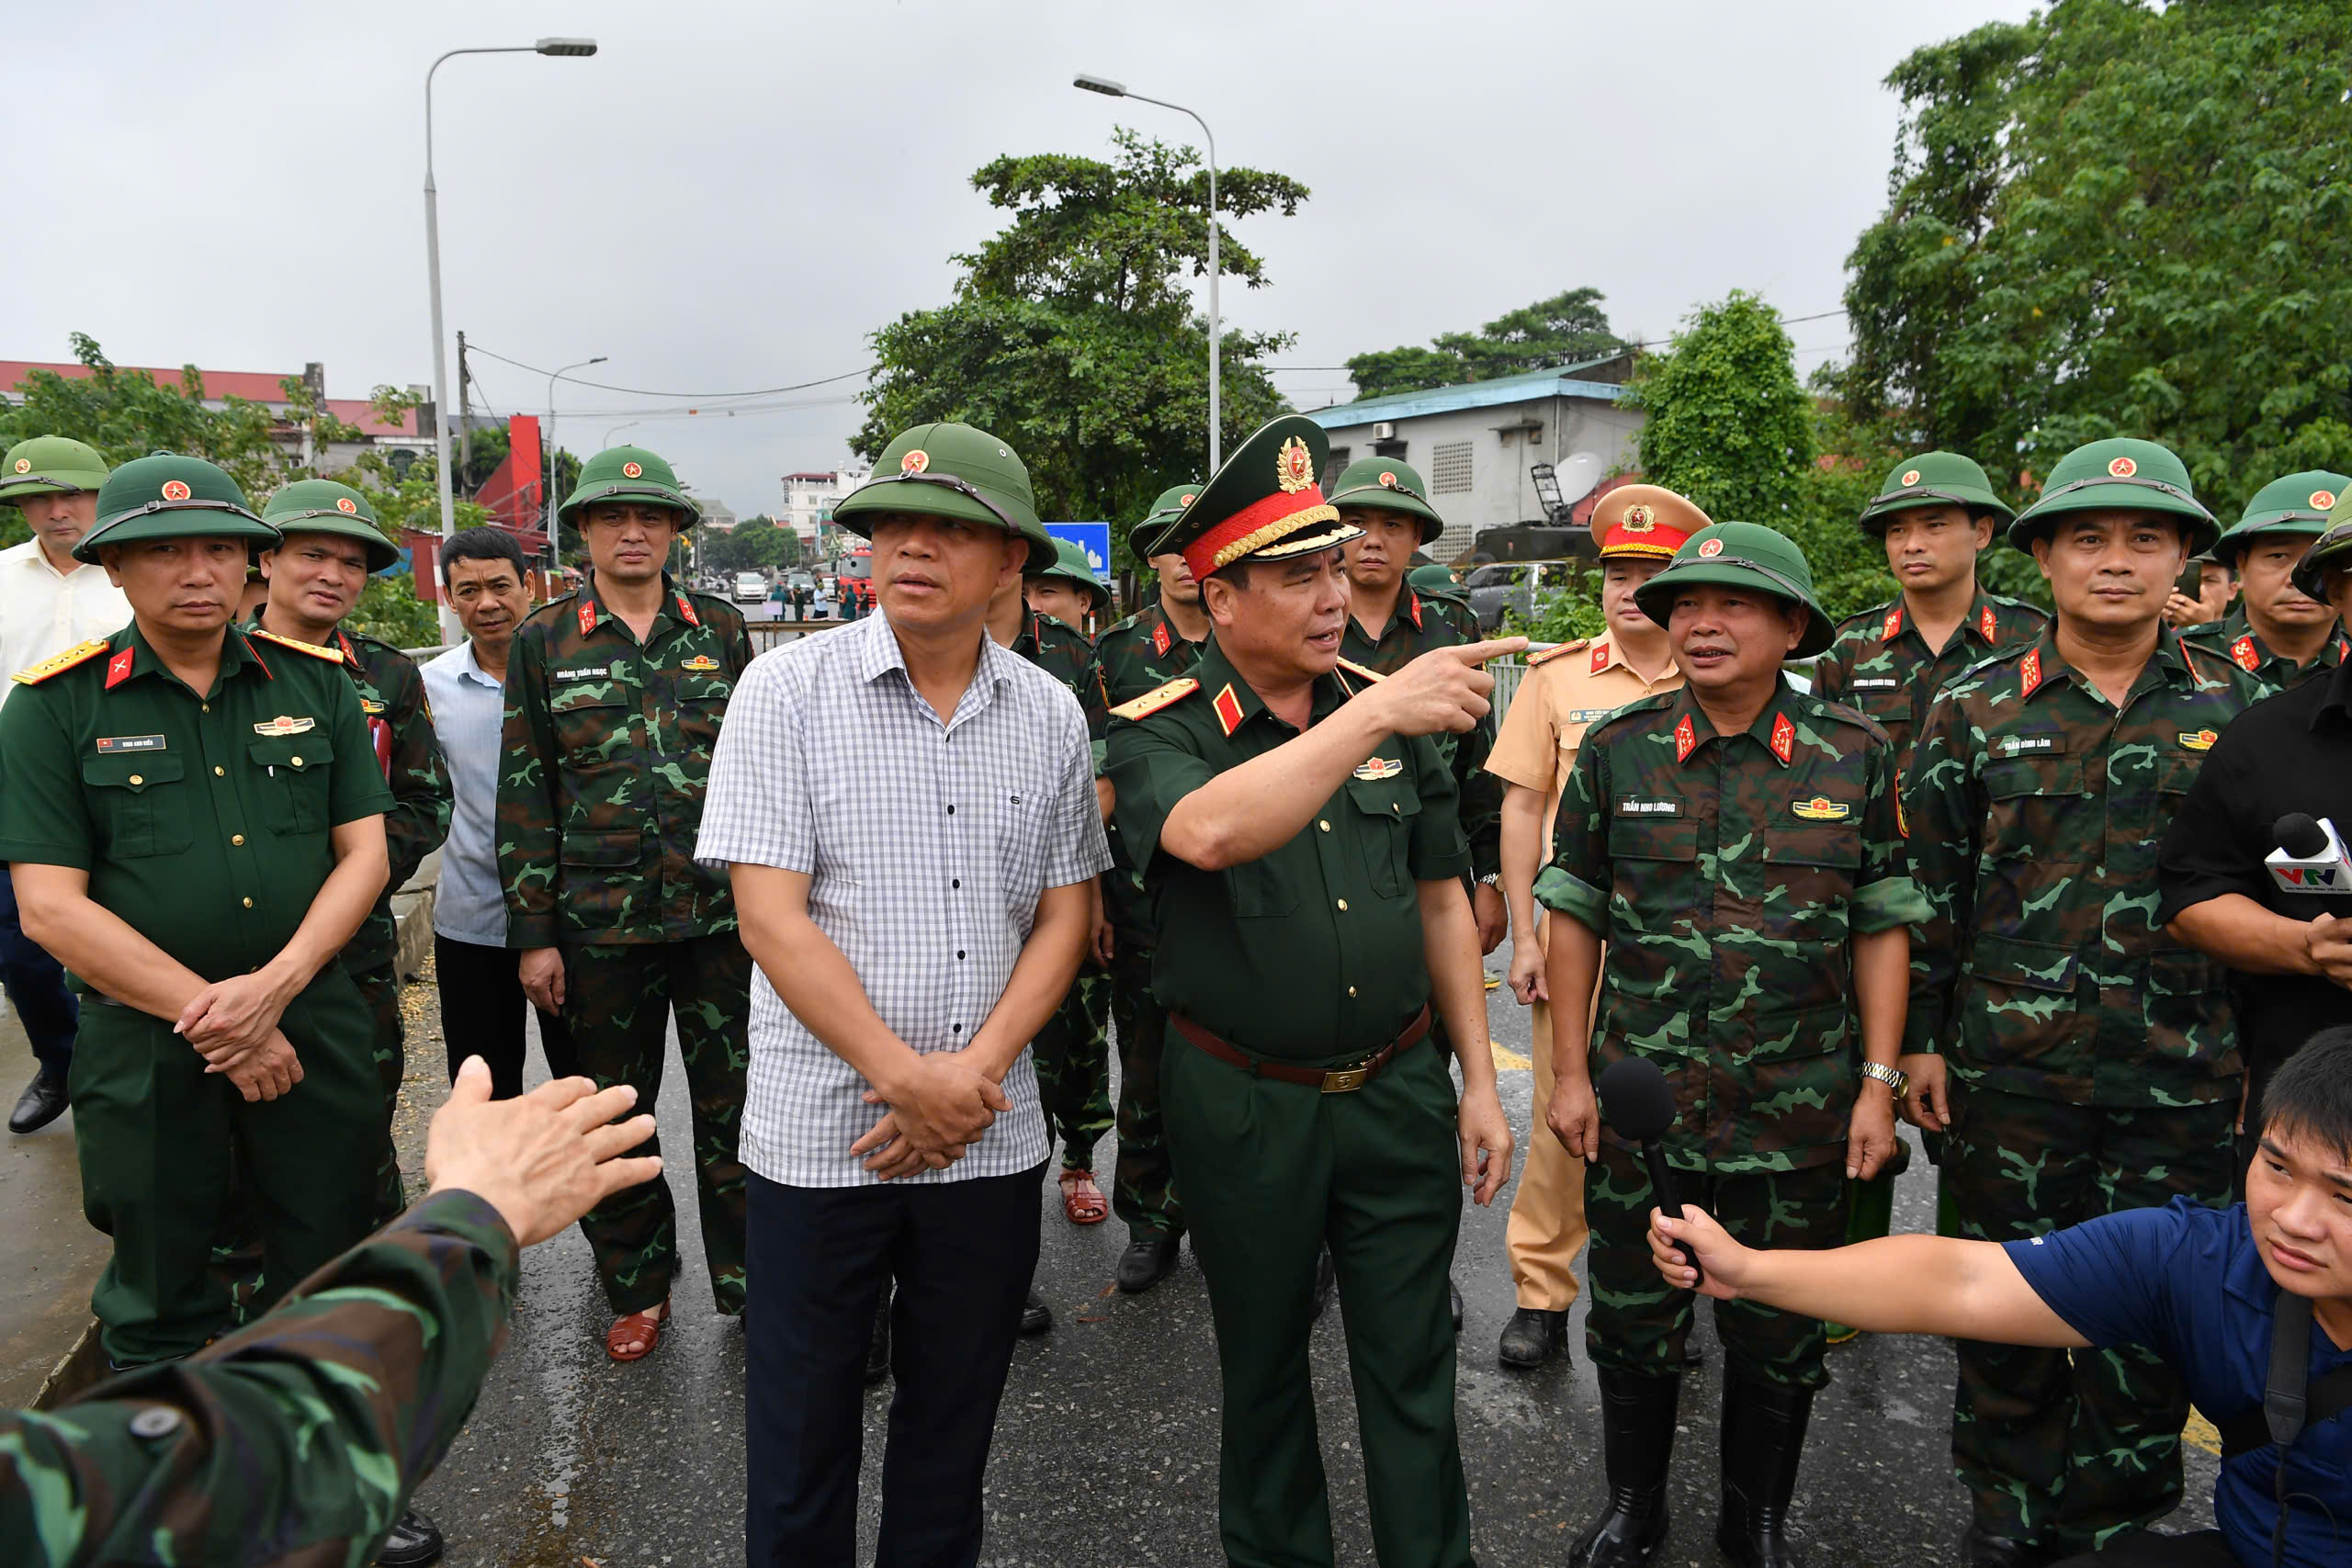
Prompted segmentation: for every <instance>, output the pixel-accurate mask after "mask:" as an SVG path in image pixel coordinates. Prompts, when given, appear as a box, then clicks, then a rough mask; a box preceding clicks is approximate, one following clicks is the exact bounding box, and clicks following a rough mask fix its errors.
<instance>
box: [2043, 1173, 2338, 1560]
mask: <svg viewBox="0 0 2352 1568" xmlns="http://www.w3.org/2000/svg"><path fill="white" fill-rule="evenodd" d="M2004 1245H2005V1246H2006V1247H2007V1250H2008V1254H2009V1258H2010V1261H2012V1262H2014V1263H2015V1264H2016V1265H2017V1266H2018V1273H2020V1274H2022V1275H2024V1276H2025V1282H2026V1283H2027V1284H2028V1285H2030V1286H2031V1287H2033V1292H2034V1294H2036V1295H2038V1296H2040V1297H2041V1300H2042V1302H2043V1303H2044V1304H2045V1305H2047V1306H2048V1307H2049V1308H2050V1310H2051V1311H2052V1312H2054V1313H2056V1314H2058V1315H2059V1316H2060V1317H2062V1318H2064V1319H2065V1321H2066V1324H2067V1325H2068V1326H2069V1327H2071V1328H2073V1329H2074V1331H2075V1333H2077V1334H2079V1335H2081V1336H2082V1337H2084V1338H2086V1339H2087V1340H2089V1341H2090V1342H2091V1343H2092V1344H2094V1345H2098V1346H2101V1347H2105V1346H2110V1345H2142V1346H2145V1347H2146V1348H2149V1349H2151V1350H2154V1352H2155V1353H2156V1354H2157V1355H2159V1356H2161V1357H2163V1358H2164V1359H2165V1361H2166V1362H2168V1363H2169V1364H2170V1365H2171V1366H2172V1367H2173V1368H2174V1369H2175V1370H2176V1371H2178V1372H2180V1373H2181V1375H2182V1376H2183V1377H2184V1378H2185V1379H2186V1380H2187V1381H2188V1394H2189V1397H2190V1398H2191V1399H2193V1400H2194V1401H2196V1403H2197V1408H2198V1409H2199V1410H2201V1411H2203V1412H2204V1413H2205V1415H2206V1416H2208V1417H2209V1418H2210V1419H2211V1420H2214V1421H2217V1422H2219V1421H2225V1420H2228V1419H2229V1418H2231V1417H2232V1416H2237V1415H2238V1414H2240V1413H2241V1412H2244V1411H2247V1410H2252V1411H2256V1412H2259V1411H2260V1410H2261V1408H2262V1391H2263V1385H2264V1384H2266V1383H2267V1382H2269V1380H2270V1309H2271V1304H2272V1303H2274V1302H2276V1301H2277V1300H2278V1285H2277V1283H2276V1282H2274V1281H2273V1280H2271V1278H2270V1271H2269V1270H2268V1269H2266V1268H2264V1267H2263V1263H2262V1254H2261V1252H2260V1251H2259V1250H2258V1249H2257V1248H2256V1245H2255V1240H2254V1234H2253V1232H2252V1230H2251V1229H2250V1228H2249V1227H2248V1225H2247V1224H2246V1217H2245V1204H2243V1203H2241V1204H2239V1205H2238V1206H2236V1207H2235V1208H2233V1209H2208V1208H2205V1207H2203V1206H2202V1205H2200V1204H2198V1203H2195V1202H2192V1201H2189V1200H2188V1199H2187V1198H2176V1199H2174V1200H2173V1201H2172V1202H2171V1203H2170V1204H2168V1205H2166V1206H2165V1207H2164V1208H2161V1209H2137V1210H2133V1211H2131V1213H2121V1214H2105V1215H2102V1216H2100V1217H2099V1218H2098V1219H2096V1220H2092V1221H2090V1222H2088V1223H2087V1224H2079V1225H2074V1226H2070V1227H2069V1228H2067V1229H2065V1230H2062V1231H2056V1232H2053V1233H2052V1234H2051V1235H2046V1236H2040V1237H2036V1238H2035V1239H2033V1240H2031V1241H2012V1242H2007V1243H2005V1244H2004ZM2311 1336H2312V1348H2311V1357H2312V1359H2311V1371H2310V1374H2309V1375H2310V1376H2311V1377H2312V1378H2318V1377H2320V1376H2321V1375H2322V1374H2324V1373H2325V1372H2329V1371H2334V1370H2335V1368H2337V1367H2340V1366H2344V1365H2346V1363H2352V1350H2339V1349H2337V1348H2335V1343H2334V1342H2333V1341H2331V1340H2330V1339H2329V1338H2328V1337H2327V1335H2326V1333H2325V1332H2324V1330H2322V1329H2321V1327H2320V1325H2318V1324H2317V1323H2316V1322H2314V1323H2313V1324H2312V1327H2311ZM2277 1453H2278V1450H2277V1449H2276V1448H2274V1447H2272V1446H2271V1445H2269V1444H2267V1443H2266V1444H2264V1445H2263V1446H2262V1447H2260V1448H2258V1449H2255V1450H2251V1451H2249V1452H2246V1453H2242V1454H2240V1455H2238V1456H2237V1457H2236V1458H2235V1459H2231V1460H2225V1461H2222V1478H2221V1480H2220V1481H2219V1482H2218V1483H2215V1485H2214V1488H2213V1520H2214V1523H2216V1524H2218V1525H2219V1526H2221V1528H2222V1534H2223V1535H2224V1536H2225V1537H2226V1538H2227V1539H2228V1540H2229V1543H2230V1550H2231V1551H2233V1552H2235V1553H2236V1554H2237V1557H2238V1560H2239V1561H2240V1562H2247V1563H2257V1564H2261V1563H2267V1562H2269V1561H2270V1528H2271V1525H2272V1524H2273V1523H2274V1522H2275V1521H2276V1520H2277V1518H2278V1505H2277V1504H2276V1503H2275V1502H2274V1501H2273V1498H2274V1496H2275V1495H2276V1494H2275V1493H2274V1491H2273V1482H2274V1479H2275V1477H2276V1475H2277V1466H2276V1463H2275V1462H2274V1461H2275V1456H2276V1455H2277ZM2287 1466H2288V1478H2289V1483H2290V1485H2289V1491H2290V1493H2291V1494H2295V1495H2293V1496H2292V1497H2290V1502H2289V1506H2288V1510H2287V1513H2288V1523H2287V1555H2286V1558H2285V1560H2284V1561H2285V1562H2288V1563H2290V1564H2292V1565H2293V1568H2343V1564H2344V1563H2346V1562H2352V1412H2346V1413H2344V1414H2342V1415H2338V1416H2335V1418H2334V1419H2332V1420H2328V1421H2323V1422H2317V1423H2314V1424H2312V1426H2309V1427H2304V1428H2303V1435H2302V1436H2301V1438H2298V1439H2296V1442H2295V1446H2294V1447H2293V1448H2292V1449H2290V1450H2288V1455H2287ZM2314 1499H2315V1500H2316V1501H2314ZM2323 1510H2324V1511H2323ZM2330 1515H2333V1516H2334V1519H2333V1522H2332V1523H2331V1521H2330V1517H2329V1516H2330Z"/></svg>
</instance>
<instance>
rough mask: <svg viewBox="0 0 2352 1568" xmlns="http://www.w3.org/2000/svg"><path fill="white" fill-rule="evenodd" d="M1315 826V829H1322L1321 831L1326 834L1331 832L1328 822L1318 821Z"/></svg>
mask: <svg viewBox="0 0 2352 1568" xmlns="http://www.w3.org/2000/svg"><path fill="white" fill-rule="evenodd" d="M1315 825H1316V826H1317V828H1320V829H1323V831H1325V832H1327V833H1328V832H1329V831H1330V830H1331V824H1330V823H1329V822H1319V821H1318V822H1317V823H1316V824H1315Z"/></svg>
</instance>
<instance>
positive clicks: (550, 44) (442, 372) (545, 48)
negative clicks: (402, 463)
mask: <svg viewBox="0 0 2352 1568" xmlns="http://www.w3.org/2000/svg"><path fill="white" fill-rule="evenodd" d="M595 52H596V40H595V39H592V38H543V39H539V41H538V42H537V43H525V44H507V45H502V46H497V47H492V48H484V49H453V50H450V51H448V52H447V53H446V54H444V55H442V56H441V57H440V59H438V60H435V62H433V63H432V65H431V66H429V67H428V68H426V70H425V73H424V275H425V278H426V281H427V284H428V285H429V287H430V289H431V292H432V296H433V467H434V470H435V483H436V484H437V485H438V487H439V489H440V492H441V536H442V538H444V539H447V537H448V536H450V535H452V534H454V533H456V532H457V531H458V505H457V498H456V494H455V491H454V490H453V488H452V486H451V484H450V474H449V359H448V351H447V348H446V347H445V346H444V343H443V339H444V335H445V334H444V333H442V331H441V207H440V193H439V191H438V190H437V189H436V188H435V186H434V183H433V73H435V72H436V71H438V70H440V69H441V66H442V63H443V62H446V61H449V60H453V59H455V58H456V57H457V56H458V55H460V54H546V55H553V56H584V55H590V54H594V53H595ZM456 627H457V623H456V621H455V620H454V619H453V618H452V617H451V616H450V614H449V608H448V606H447V604H444V605H443V606H442V607H441V635H442V637H443V639H444V640H445V641H446V640H448V639H449V638H450V637H451V636H452V634H453V633H454V632H455V630H456Z"/></svg>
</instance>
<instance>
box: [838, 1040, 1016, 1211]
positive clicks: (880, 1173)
mask: <svg viewBox="0 0 2352 1568" xmlns="http://www.w3.org/2000/svg"><path fill="white" fill-rule="evenodd" d="M910 1057H911V1061H910V1063H909V1064H908V1065H907V1066H904V1067H902V1068H901V1069H900V1070H899V1072H898V1073H896V1074H894V1075H893V1077H892V1078H891V1080H890V1081H889V1082H888V1084H886V1085H877V1086H875V1087H872V1088H869V1089H866V1091H865V1096H864V1099H865V1103H866V1104H868V1105H883V1106H888V1110H887V1111H884V1112H883V1113H882V1119H881V1120H880V1121H879V1122H876V1123H874V1125H873V1126H872V1127H871V1128H869V1129H868V1130H867V1132H866V1134H865V1136H864V1137H862V1138H860V1139H858V1140H857V1141H856V1142H855V1143H854V1144H852V1145H850V1146H849V1152H850V1153H851V1154H853V1155H854V1156H858V1157H859V1158H861V1159H863V1160H864V1162H865V1168H866V1169H867V1170H870V1171H872V1172H873V1173H874V1175H875V1177H876V1179H879V1180H883V1181H888V1180H890V1179H893V1178H895V1177H901V1176H913V1175H915V1174H917V1173H918V1172H921V1171H925V1170H944V1169H946V1168H948V1167H949V1166H951V1165H953V1164H955V1163H956V1161H957V1160H959V1159H962V1158H963V1157H964V1155H965V1153H966V1151H967V1150H968V1149H969V1148H970V1147H971V1146H972V1145H974V1144H976V1143H978V1142H979V1140H980V1134H983V1133H985V1132H987V1131H988V1130H989V1127H990V1126H992V1125H994V1123H995V1122H996V1119H997V1117H998V1115H999V1114H1001V1112H1004V1111H1010V1110H1012V1100H1009V1099H1007V1098H1006V1096H1005V1092H1004V1086H1003V1085H1001V1084H1000V1083H998V1082H997V1081H996V1080H995V1079H994V1078H992V1077H989V1076H988V1074H986V1073H984V1072H982V1071H981V1070H980V1069H979V1068H978V1067H976V1066H973V1065H972V1064H971V1061H970V1060H969V1058H968V1057H967V1055H965V1053H964V1052H961V1051H937V1052H932V1053H929V1054H923V1053H920V1052H910Z"/></svg>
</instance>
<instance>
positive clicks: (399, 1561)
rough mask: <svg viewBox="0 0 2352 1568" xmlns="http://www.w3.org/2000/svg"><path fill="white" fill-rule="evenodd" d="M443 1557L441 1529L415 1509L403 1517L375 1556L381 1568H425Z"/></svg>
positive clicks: (395, 1524) (393, 1527) (394, 1525)
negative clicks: (425, 1565)
mask: <svg viewBox="0 0 2352 1568" xmlns="http://www.w3.org/2000/svg"><path fill="white" fill-rule="evenodd" d="M440 1556H441V1527H440V1526H439V1525H436V1524H435V1523H434V1522H433V1521H432V1520H431V1519H428V1518H426V1517H424V1515H423V1514H420V1513H418V1512H417V1511H416V1510H415V1509H414V1508H411V1509H409V1510H408V1511H407V1512H406V1513H404V1514H402V1515H401V1517H400V1518H399V1520H398V1521H397V1522H396V1523H394V1524H393V1526H392V1533H391V1534H390V1535H388V1536H386V1537H385V1538H384V1544H383V1547H382V1549H381V1550H379V1551H378V1552H377V1553H376V1562H377V1564H378V1568H424V1564H425V1563H427V1562H437V1561H438V1560H439V1559H440Z"/></svg>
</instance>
